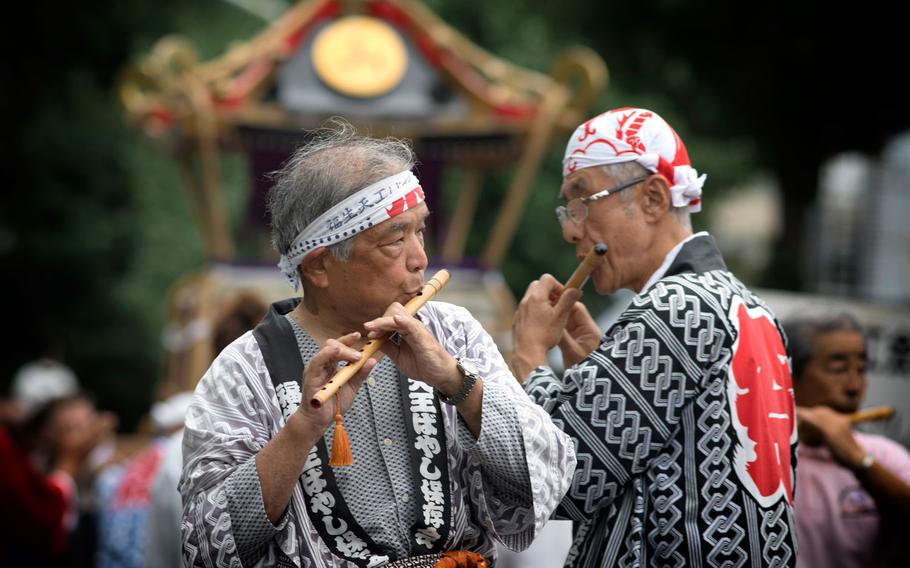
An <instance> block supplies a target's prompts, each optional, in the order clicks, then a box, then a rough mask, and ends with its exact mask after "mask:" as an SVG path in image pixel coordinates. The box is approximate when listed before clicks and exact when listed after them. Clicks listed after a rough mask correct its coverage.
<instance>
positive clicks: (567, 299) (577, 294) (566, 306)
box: [556, 288, 581, 314]
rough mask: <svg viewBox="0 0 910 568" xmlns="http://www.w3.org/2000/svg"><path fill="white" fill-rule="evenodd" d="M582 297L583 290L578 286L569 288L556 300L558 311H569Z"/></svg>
mask: <svg viewBox="0 0 910 568" xmlns="http://www.w3.org/2000/svg"><path fill="white" fill-rule="evenodd" d="M579 298H581V290H579V289H578V288H568V289H566V290H565V291H564V292H563V293H562V295H561V296H560V297H559V301H557V302H556V311H557V312H559V313H565V314H567V313H569V311H570V310H571V309H572V306H574V305H575V303H576V302H577V301H578V300H579Z"/></svg>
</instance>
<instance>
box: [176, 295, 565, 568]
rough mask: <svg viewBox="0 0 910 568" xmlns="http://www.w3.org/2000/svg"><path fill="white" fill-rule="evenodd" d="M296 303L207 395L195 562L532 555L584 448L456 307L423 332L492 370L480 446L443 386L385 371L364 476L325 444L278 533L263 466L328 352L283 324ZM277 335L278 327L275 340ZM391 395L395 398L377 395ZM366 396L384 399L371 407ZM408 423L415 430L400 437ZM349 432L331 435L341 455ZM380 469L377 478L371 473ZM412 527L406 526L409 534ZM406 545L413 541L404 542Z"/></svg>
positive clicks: (194, 444) (227, 362)
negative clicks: (265, 498) (500, 551)
mask: <svg viewBox="0 0 910 568" xmlns="http://www.w3.org/2000/svg"><path fill="white" fill-rule="evenodd" d="M295 304H296V302H293V301H285V302H279V303H277V304H274V305H273V306H272V308H271V310H270V312H269V314H268V315H267V316H266V319H265V320H264V321H263V323H262V324H260V326H259V327H257V329H256V330H254V331H253V332H249V333H246V334H245V335H243V336H242V337H240V338H239V339H237V340H236V341H234V342H233V343H232V344H231V345H229V346H228V347H227V348H226V349H225V350H224V351H223V352H222V353H221V354H220V355H219V356H218V357H217V358H216V360H215V361H214V362H213V364H212V366H211V367H210V369H209V370H208V372H206V374H205V375H204V376H203V378H202V379H201V381H200V383H199V384H198V386H197V389H196V394H195V397H194V402H193V404H192V406H191V408H190V410H189V413H188V416H187V420H186V430H185V433H184V447H183V453H184V472H183V478H182V482H181V486H180V490H181V494H182V497H183V502H184V520H183V526H182V535H183V546H184V563H185V564H186V565H187V566H219V567H220V566H225V567H226V566H240V565H241V563H242V565H243V566H273V565H279V566H312V567H320V568H321V567H329V566H331V567H353V566H380V565H383V564H384V563H386V562H394V561H395V560H396V559H398V560H400V559H401V558H407V557H410V556H417V555H420V554H427V553H431V552H436V551H445V550H457V549H467V550H473V551H476V552H480V553H481V554H483V555H485V556H486V557H487V558H488V559H490V560H492V559H493V558H494V556H495V551H494V544H493V543H494V539H495V540H498V541H500V542H502V543H504V544H505V545H506V546H507V547H509V548H511V549H515V550H520V549H523V548H526V547H527V546H528V545H529V544H530V542H531V540H532V539H533V538H534V536H535V535H536V534H537V532H538V531H539V530H540V528H541V527H542V526H543V524H544V523H545V522H546V520H547V518H548V517H549V516H550V514H551V513H552V512H553V510H554V509H555V507H556V505H557V504H558V503H559V501H560V500H561V498H562V497H563V495H564V493H565V491H566V490H567V488H568V481H569V479H570V477H571V474H572V472H573V471H574V467H575V455H574V450H573V447H572V444H571V441H570V440H569V438H568V436H566V435H565V434H564V433H563V432H561V431H560V430H559V429H558V428H556V426H555V425H554V424H553V422H552V421H551V419H550V417H549V416H548V415H547V414H546V413H545V412H544V411H543V409H542V408H540V407H539V406H537V405H535V404H534V403H533V402H532V401H531V400H530V399H529V398H528V397H527V395H526V394H525V393H524V391H523V390H522V389H521V386H520V385H519V384H518V383H517V381H516V380H515V378H514V377H513V376H512V374H511V373H510V371H509V369H508V367H507V366H506V363H505V361H504V360H503V358H502V356H501V355H500V353H499V351H498V350H497V348H496V346H495V344H494V343H493V340H492V338H491V337H490V336H489V335H488V334H487V333H486V332H485V331H484V330H483V328H482V327H481V326H480V324H479V323H478V322H477V321H476V320H475V319H474V318H473V317H471V315H470V314H469V313H468V312H467V310H465V309H463V308H460V307H456V306H453V305H451V304H446V303H442V302H429V303H427V305H426V306H424V307H423V308H422V309H421V310H420V312H419V313H418V318H420V319H421V321H422V322H423V323H424V324H425V325H427V327H428V328H429V330H430V331H431V332H432V333H433V335H434V336H435V337H436V339H437V340H438V341H439V342H440V344H441V345H442V346H443V347H444V348H445V349H446V350H447V351H448V352H449V353H450V354H452V355H453V356H456V357H459V358H461V359H463V360H467V361H470V362H472V363H473V364H474V365H475V366H476V367H477V369H478V374H479V375H480V376H481V377H482V380H483V389H484V390H483V408H482V412H483V421H482V427H481V434H480V436H479V438H477V439H474V438H473V436H471V434H470V432H469V431H468V430H467V427H466V425H465V424H464V422H463V421H462V420H461V419H460V418H459V417H458V413H457V410H456V409H455V407H454V406H451V405H448V404H441V403H440V402H439V401H438V399H437V398H436V397H435V395H434V391H433V389H432V388H431V387H430V386H429V385H427V384H425V383H423V382H421V381H419V380H416V379H414V378H408V377H404V376H402V375H401V373H399V372H398V371H397V369H396V368H395V367H394V364H392V363H391V361H390V360H389V359H388V358H384V359H383V360H382V361H381V362H380V364H379V365H377V366H376V368H374V370H373V371H372V373H371V375H370V377H369V378H368V379H367V380H366V381H364V383H363V385H362V386H361V388H360V390H359V391H358V394H357V400H355V403H354V406H352V410H349V411H348V412H347V413H346V414H345V418H344V420H345V429H346V430H347V432H348V436H349V437H350V438H351V448H352V451H353V453H354V465H353V466H351V467H350V468H330V467H328V465H327V461H328V458H327V450H326V448H327V447H328V445H329V444H327V443H326V440H323V441H321V442H320V443H319V444H317V446H315V447H314V448H313V449H312V451H311V452H310V454H309V456H308V458H307V462H306V465H305V466H304V472H303V475H302V476H301V478H300V481H299V483H298V484H297V486H296V487H295V488H294V491H293V495H292V497H291V501H290V505H289V506H288V509H287V511H286V513H285V514H284V516H283V517H282V518H281V519H280V521H279V523H278V524H277V526H273V525H272V524H271V523H270V522H269V521H268V518H267V517H266V516H265V511H264V508H263V506H262V495H261V486H260V485H259V478H258V476H257V474H256V468H255V456H256V453H257V452H258V451H259V450H261V449H262V448H263V447H264V446H265V445H266V444H268V443H269V440H271V439H272V438H273V437H274V436H275V435H276V434H277V433H278V432H279V431H280V430H281V429H282V428H283V427H284V425H285V424H286V420H287V417H289V416H291V414H292V413H293V412H294V411H295V410H296V408H297V407H298V405H299V404H300V396H301V395H300V376H301V375H300V372H301V371H302V369H303V363H304V361H302V358H307V357H310V356H312V355H313V354H315V352H316V350H317V349H318V346H316V345H315V343H313V342H312V340H311V339H310V338H309V337H308V336H307V335H306V334H305V332H303V331H302V330H301V329H294V324H293V322H291V321H290V318H287V317H286V316H285V315H283V314H287V313H288V312H290V311H291V309H293V306H294V305H295ZM264 327H266V328H269V329H271V331H270V332H269V333H268V334H266V335H263V334H262V330H263V329H264ZM276 329H278V330H279V331H278V332H276V331H275V330H276ZM263 345H265V347H263ZM298 347H299V348H300V350H298V349H297V348H298ZM263 350H265V351H266V352H268V353H270V355H268V356H267V357H268V358H269V360H270V361H271V362H272V364H267V361H266V360H265V359H264V357H263ZM275 353H279V354H280V355H275ZM295 358H296V370H295V368H294V365H293V364H292V363H294V359H295ZM276 359H281V360H282V361H283V362H284V363H285V364H288V365H290V366H286V367H284V369H285V370H278V371H275V372H276V373H281V374H283V375H285V376H281V377H278V378H277V379H276V378H275V377H273V376H271V373H270V369H273V370H274V369H281V367H280V366H276V365H275V364H274V363H275V361H274V360H276ZM382 388H386V389H387V390H386V391H384V392H386V393H387V394H384V395H381V394H380V395H377V394H376V393H381V392H383V391H381V390H377V389H382ZM388 389H391V390H388ZM388 393H390V394H388ZM362 397H372V398H369V401H370V402H369V404H366V403H363V400H361V399H362ZM391 399H396V400H393V401H391V403H390V400H391ZM356 409H360V410H356ZM364 409H366V410H364ZM355 410H356V411H355ZM402 417H404V419H403V420H402ZM349 420H351V421H358V420H359V422H356V425H354V424H352V423H349ZM398 423H400V424H401V426H400V428H399V429H400V431H398V432H392V433H391V434H389V433H388V432H387V430H388V429H389V428H392V429H393V430H394V429H395V428H396V426H395V424H398ZM365 425H366V426H365ZM333 432H334V426H331V427H330V428H329V431H328V432H327V433H326V437H325V438H328V442H330V441H331V437H332V436H333ZM393 440H396V441H397V440H407V441H408V444H409V446H410V447H409V448H408V449H407V451H408V452H409V453H408V454H403V455H404V458H405V459H404V461H403V462H402V460H401V459H399V458H400V457H401V456H399V457H398V458H396V457H395V456H394V455H391V454H389V456H391V457H387V455H386V454H382V455H380V453H379V452H380V451H383V452H384V451H386V450H388V449H389V448H393V447H397V446H393V445H392V441H393ZM395 443H397V442H395ZM385 446H388V447H385ZM374 455H375V456H377V458H376V459H375V460H374V458H373V456H374ZM396 459H398V462H396V461H395V460H396ZM383 460H385V461H383ZM371 463H379V464H380V466H375V465H374V466H369V464H371ZM396 463H399V465H397V466H396ZM400 463H405V464H408V465H407V468H408V470H410V473H407V472H406V474H401V472H402V471H405V470H402V469H401V465H400ZM358 467H359V468H361V469H360V470H357V469H356V468H358ZM368 467H376V468H377V469H374V470H372V471H370V470H366V471H363V468H368ZM396 468H397V469H396ZM358 471H359V473H358ZM409 475H413V486H412V487H408V488H406V489H407V490H408V491H404V492H401V491H399V492H396V493H395V495H392V494H391V493H389V498H387V499H386V498H385V496H384V495H382V491H383V487H384V486H383V484H382V483H380V482H384V481H385V480H386V478H387V477H391V478H392V479H391V480H390V482H391V486H392V487H393V488H398V487H399V486H400V485H401V483H402V482H403V479H406V478H408V476H409ZM358 480H359V482H358ZM364 481H366V483H364ZM402 494H404V495H402ZM351 495H354V496H355V499H356V500H358V501H369V500H371V499H377V498H378V499H381V500H380V501H377V502H376V507H379V506H382V507H385V509H383V510H388V511H389V514H388V515H387V516H388V518H387V519H386V518H385V517H383V518H381V519H379V522H378V524H377V522H376V521H377V520H376V519H375V518H374V519H372V520H370V519H368V518H367V517H370V513H371V512H373V511H374V510H375V507H374V506H372V505H370V504H369V503H364V502H350V501H349V500H350V496H351ZM397 495H402V496H401V497H400V499H401V500H400V501H399V497H397ZM408 496H410V498H408ZM406 499H407V501H406V502H405V500H406ZM409 506H410V507H411V508H410V509H409V508H408V507H409ZM415 506H416V514H414V515H413V516H414V518H409V517H408V515H409V513H408V511H414V510H415V509H414V508H415ZM352 511H359V513H358V514H359V515H360V516H359V517H358V516H356V515H354V513H352ZM368 521H369V522H372V523H373V524H372V525H370V524H369V522H368ZM399 525H400V526H402V527H404V528H403V529H402V530H401V531H400V532H396V529H397V527H398V526H399ZM364 527H367V528H364ZM397 534H402V535H404V534H406V537H402V538H401V539H399V540H398V541H396V540H395V536H396V535H397ZM390 535H391V536H390ZM383 539H386V540H383ZM383 543H385V544H383ZM396 548H398V549H399V551H398V552H396ZM402 548H403V549H404V552H401V550H400V549H402Z"/></svg>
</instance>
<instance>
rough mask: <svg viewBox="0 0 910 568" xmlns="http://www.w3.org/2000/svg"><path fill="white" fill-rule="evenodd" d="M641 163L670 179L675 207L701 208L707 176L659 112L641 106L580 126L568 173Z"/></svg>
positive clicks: (570, 152)
mask: <svg viewBox="0 0 910 568" xmlns="http://www.w3.org/2000/svg"><path fill="white" fill-rule="evenodd" d="M633 161H634V162H638V163H639V164H641V165H642V166H644V168H645V169H647V170H648V171H650V172H652V173H658V174H661V175H663V176H664V177H665V178H667V181H669V182H670V197H671V199H672V200H673V206H674V207H685V206H688V207H689V211H690V212H691V213H696V212H698V211H701V192H702V186H703V185H704V183H705V177H706V175H704V174H702V175H701V176H699V175H698V172H697V171H695V169H694V168H693V167H692V164H691V163H690V162H689V154H688V152H686V147H685V145H684V144H683V142H682V140H680V138H679V136H678V135H677V134H676V132H675V131H674V130H673V128H671V127H670V125H669V124H667V122H666V121H665V120H664V119H662V118H661V117H660V116H658V115H657V113H655V112H652V111H649V110H645V109H640V108H619V109H615V110H611V111H607V112H605V113H603V114H601V115H599V116H595V117H594V118H592V119H591V120H589V121H587V122H585V123H584V124H582V125H581V126H579V127H578V128H576V129H575V132H574V133H573V134H572V137H571V138H570V139H569V144H568V145H567V146H566V156H565V159H564V160H563V169H562V175H563V177H565V176H567V175H569V174H571V173H572V172H574V171H575V170H579V169H582V168H590V167H591V166H606V165H610V164H621V163H623V162H633Z"/></svg>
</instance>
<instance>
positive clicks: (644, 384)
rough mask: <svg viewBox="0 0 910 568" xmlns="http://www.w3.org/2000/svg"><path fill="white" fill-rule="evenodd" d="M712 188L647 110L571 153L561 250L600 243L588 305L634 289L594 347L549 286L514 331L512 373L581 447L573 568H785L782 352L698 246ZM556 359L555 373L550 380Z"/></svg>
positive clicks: (771, 321) (790, 470)
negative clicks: (554, 355)
mask: <svg viewBox="0 0 910 568" xmlns="http://www.w3.org/2000/svg"><path fill="white" fill-rule="evenodd" d="M704 179H705V176H704V175H701V176H700V175H698V173H697V172H696V171H695V169H693V168H692V165H691V164H690V163H689V157H688V154H687V152H686V148H685V146H684V145H683V143H682V140H680V138H679V136H677V134H676V132H675V131H674V130H673V129H672V128H671V127H670V125H669V124H667V123H666V122H665V121H664V120H663V119H662V118H661V117H660V116H658V115H657V114H656V113H654V112H652V111H649V110H645V109H638V108H621V109H616V110H613V111H609V112H606V113H604V114H601V115H599V116H597V117H594V118H592V119H591V120H589V121H587V122H585V123H584V124H582V125H581V126H579V127H578V129H577V130H576V131H575V132H574V134H572V137H571V139H570V140H569V144H568V147H567V148H566V155H565V162H564V170H563V183H562V187H561V189H560V192H559V197H560V199H561V200H562V201H563V202H564V204H563V205H562V206H560V207H558V208H557V210H556V213H557V217H558V219H559V222H560V223H561V224H562V234H563V238H564V239H565V240H566V241H567V242H569V243H570V244H572V245H574V247H575V254H576V256H577V257H578V258H579V259H582V258H584V257H585V256H586V255H587V254H588V252H589V251H590V250H591V249H592V248H593V247H594V246H595V245H596V244H598V243H604V244H606V245H607V251H606V254H605V255H604V256H603V257H602V262H600V263H598V264H597V266H596V268H595V269H594V271H593V272H592V273H591V279H592V280H593V282H594V288H595V289H596V290H597V292H598V293H600V294H609V293H612V292H614V291H616V290H617V289H619V288H626V289H629V290H632V291H634V292H636V295H635V296H634V298H633V299H632V301H631V304H630V305H629V307H628V308H626V310H625V311H623V313H622V314H621V315H620V317H619V319H618V321H617V322H616V323H615V324H614V325H612V326H611V327H610V328H609V329H607V330H606V332H605V333H602V332H601V330H600V329H598V327H597V325H596V324H595V322H594V320H593V319H592V318H591V316H590V314H589V313H588V312H587V310H586V309H585V307H584V305H583V304H581V303H580V302H579V301H578V299H579V297H580V291H579V290H578V289H564V288H563V286H562V285H561V284H560V283H559V282H557V281H556V280H555V279H554V278H553V277H552V276H550V275H543V276H542V277H541V278H540V279H539V280H536V281H534V282H532V283H531V284H530V285H529V286H528V290H527V292H526V294H525V296H524V298H523V299H522V301H521V303H520V306H519V308H518V311H517V313H516V316H515V321H514V327H513V332H514V339H515V347H514V349H515V350H514V359H513V361H512V368H513V370H514V371H515V374H516V376H518V377H519V378H520V379H521V380H522V381H523V382H524V386H525V390H526V391H527V392H528V393H529V394H530V396H531V398H533V399H534V400H535V401H536V402H537V403H538V404H540V405H541V406H543V408H545V409H546V410H547V412H549V413H550V415H551V416H552V417H553V419H554V420H555V421H556V422H557V423H558V424H559V425H560V426H561V427H562V428H563V430H564V431H565V432H566V433H568V434H569V435H571V436H572V438H573V441H574V442H575V445H576V455H577V458H578V468H577V469H576V472H575V474H574V476H573V478H572V483H571V486H570V487H569V492H568V494H567V495H566V497H565V498H564V499H563V501H562V504H561V505H560V507H559V509H558V511H557V513H558V515H559V516H565V517H568V518H571V519H572V520H574V523H575V525H574V531H575V539H574V542H573V545H572V547H571V549H570V551H569V556H568V559H567V561H566V565H567V566H583V567H587V568H594V567H597V568H600V567H608V566H683V565H685V566H692V567H695V566H788V565H793V564H794V562H795V557H796V535H795V530H794V522H793V510H792V503H793V489H794V487H793V480H794V472H795V465H796V461H795V449H796V439H797V436H796V428H795V420H794V402H793V387H792V383H791V379H790V368H789V363H788V360H787V356H786V350H785V339H784V335H783V333H782V331H781V329H780V326H779V324H778V322H777V320H776V318H775V317H774V315H773V313H772V312H771V310H770V309H769V308H768V306H767V305H765V303H764V302H762V301H761V299H759V298H758V297H756V296H755V295H754V294H753V293H752V292H750V291H749V290H748V289H747V288H746V287H745V286H744V285H743V284H742V283H741V282H740V281H739V280H737V279H736V277H735V276H734V275H733V274H731V273H730V272H729V271H728V270H727V268H726V266H725V265H724V262H723V260H722V258H721V256H720V253H719V252H718V250H717V247H716V245H715V243H714V240H713V239H712V237H711V236H710V235H708V234H707V233H705V232H699V233H696V234H692V229H691V224H690V221H689V214H690V213H692V212H696V211H698V210H699V209H700V207H701V195H702V185H703V183H704ZM557 297H558V300H556V299H555V298H557ZM556 345H558V346H559V348H560V350H561V351H562V355H563V359H564V362H565V366H566V370H565V372H564V373H563V375H562V376H558V375H557V374H556V373H555V372H554V371H553V370H552V369H551V368H550V367H548V366H547V351H548V350H549V349H550V348H552V347H554V346H556Z"/></svg>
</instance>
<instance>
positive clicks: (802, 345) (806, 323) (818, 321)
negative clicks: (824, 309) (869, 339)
mask: <svg viewBox="0 0 910 568" xmlns="http://www.w3.org/2000/svg"><path fill="white" fill-rule="evenodd" d="M783 328H784V332H785V333H786V334H787V339H788V340H789V342H788V344H787V354H788V355H790V360H791V362H792V364H793V379H794V381H796V380H799V378H800V377H801V376H802V374H803V371H805V370H806V367H807V366H808V365H809V361H811V360H812V357H813V356H814V355H815V348H814V345H813V341H814V340H815V337H816V336H818V335H821V334H824V333H831V332H832V331H855V332H857V333H859V334H860V335H862V334H863V326H861V325H860V323H859V322H858V321H857V320H856V318H854V317H853V316H852V315H850V314H848V313H844V312H842V313H839V314H836V315H823V316H801V317H796V318H792V319H790V320H788V321H787V322H785V323H784V324H783Z"/></svg>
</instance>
